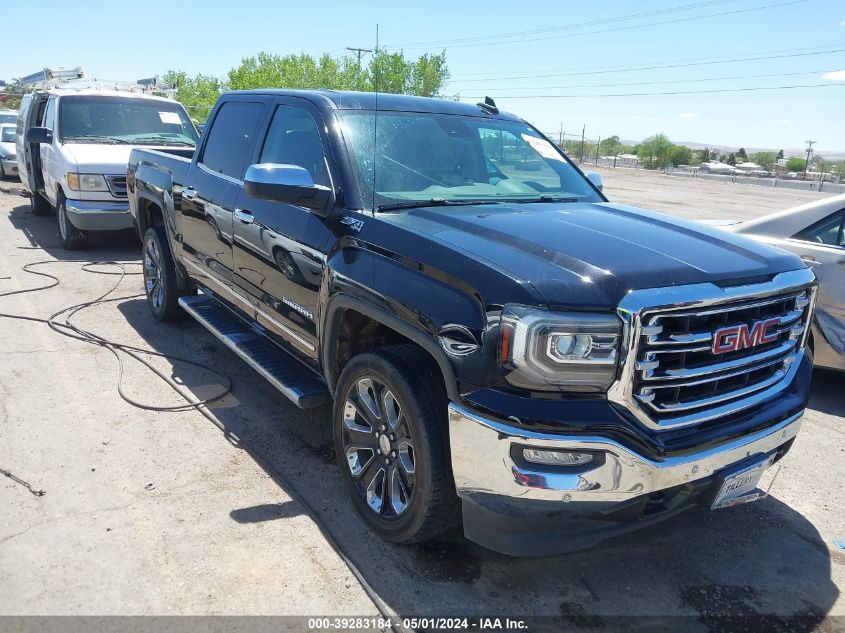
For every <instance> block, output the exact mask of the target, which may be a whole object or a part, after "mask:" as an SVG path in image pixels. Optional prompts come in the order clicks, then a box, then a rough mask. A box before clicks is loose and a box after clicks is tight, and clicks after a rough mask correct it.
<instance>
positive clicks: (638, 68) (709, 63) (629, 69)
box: [461, 48, 845, 83]
mask: <svg viewBox="0 0 845 633" xmlns="http://www.w3.org/2000/svg"><path fill="white" fill-rule="evenodd" d="M842 52H845V48H836V49H832V50H826V51H815V52H810V53H792V54H788V55H764V56H760V57H744V58H735V59H721V60H715V59H714V60H711V61H701V62H687V63H679V64H661V65H655V66H636V67H627V68H625V67H619V68H617V69H607V70H584V71H578V72H572V73H550V74H546V75H534V76H531V77H526V76H525V75H515V76H509V77H483V78H479V79H464V80H462V81H461V83H469V82H480V81H494V80H497V79H506V80H514V79H545V78H547V77H575V76H578V75H606V74H609V73H621V72H638V71H641V70H658V69H664V68H689V67H691V66H713V65H717V64H733V63H738V62H755V61H761V60H772V59H787V58H792V57H808V56H813V55H830V54H833V53H842Z"/></svg>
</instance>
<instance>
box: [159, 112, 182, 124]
mask: <svg viewBox="0 0 845 633" xmlns="http://www.w3.org/2000/svg"><path fill="white" fill-rule="evenodd" d="M158 118H159V119H161V122H162V123H169V124H171V125H182V119H180V118H179V113H178V112H159V113H158Z"/></svg>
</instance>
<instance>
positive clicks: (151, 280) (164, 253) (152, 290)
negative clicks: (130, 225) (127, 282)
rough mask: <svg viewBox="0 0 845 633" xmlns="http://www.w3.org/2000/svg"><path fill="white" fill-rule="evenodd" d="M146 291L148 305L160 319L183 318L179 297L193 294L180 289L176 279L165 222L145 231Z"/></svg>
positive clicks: (144, 262)
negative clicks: (163, 224)
mask: <svg viewBox="0 0 845 633" xmlns="http://www.w3.org/2000/svg"><path fill="white" fill-rule="evenodd" d="M142 257H143V265H144V291H145V292H146V295H147V305H148V306H149V308H150V312H152V313H153V316H154V317H155V318H156V319H157V320H158V321H173V320H176V319H180V318H183V317H184V316H185V311H184V310H182V308H181V307H180V306H179V297H183V296H186V295H188V294H192V293H191V292H190V291H188V290H185V291H180V289H179V284H178V283H177V279H176V265H175V264H174V262H173V255H172V254H171V252H170V243H169V242H168V241H167V233H166V232H165V230H164V227H163V226H162V225H160V224H159V225H157V226H151V227H150V228H148V229H147V232H146V233H145V234H144V245H143V253H142Z"/></svg>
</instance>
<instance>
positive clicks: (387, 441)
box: [127, 90, 816, 555]
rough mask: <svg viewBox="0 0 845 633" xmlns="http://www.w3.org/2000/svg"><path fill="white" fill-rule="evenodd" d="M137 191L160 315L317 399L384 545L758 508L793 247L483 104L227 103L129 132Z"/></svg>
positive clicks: (777, 405) (799, 312)
mask: <svg viewBox="0 0 845 633" xmlns="http://www.w3.org/2000/svg"><path fill="white" fill-rule="evenodd" d="M376 107H377V108H378V109H377V110H376ZM505 147H510V148H512V149H511V150H509V151H505V150H504V148H505ZM526 155H532V156H534V159H533V160H534V161H535V162H536V165H535V167H536V168H532V169H531V170H530V171H525V170H524V169H523V167H524V165H525V156H526ZM127 186H128V190H129V206H130V208H131V210H132V217H133V219H134V222H135V223H136V225H137V228H138V232H139V235H141V236H142V237H143V241H144V250H143V252H144V256H143V257H144V270H145V287H146V293H147V302H148V305H149V308H150V310H151V312H152V315H153V316H154V317H155V318H156V319H159V320H161V321H166V320H168V319H172V318H176V317H178V316H180V314H182V313H183V312H187V313H188V314H190V315H192V316H193V317H194V318H195V319H197V320H198V321H199V322H200V323H201V324H202V325H204V326H205V327H206V328H208V329H209V330H210V331H211V332H212V333H213V334H214V335H215V336H216V337H217V338H219V339H220V340H221V341H222V342H223V343H224V344H225V345H226V346H227V347H229V348H230V349H231V350H232V351H234V352H235V353H236V354H237V355H239V356H241V357H242V358H243V359H244V360H245V361H246V362H247V363H249V364H250V365H251V366H252V367H253V368H254V369H255V370H256V371H257V372H258V373H259V374H261V375H262V376H264V377H265V378H267V379H268V380H269V381H270V382H271V383H272V384H273V385H274V386H275V387H277V388H278V389H279V390H280V391H281V393H283V394H284V395H285V396H287V397H288V398H289V399H290V400H291V401H292V402H293V403H295V404H296V405H298V406H300V407H311V406H316V405H319V404H321V403H324V402H326V401H327V400H330V399H331V400H333V401H334V408H333V413H332V425H333V432H334V443H335V453H336V455H337V461H338V466H339V468H340V471H341V475H342V478H343V481H344V485H345V487H346V488H347V490H348V492H349V495H350V497H351V500H352V502H353V503H354V505H355V507H356V508H357V510H358V511H359V513H360V514H361V516H362V517H363V519H364V521H365V522H366V523H367V524H368V525H369V526H370V527H371V528H372V529H373V530H374V531H375V532H376V533H377V534H379V535H380V536H381V537H383V538H385V539H387V540H389V541H393V542H398V543H411V542H418V541H423V540H427V539H432V538H435V537H437V536H438V535H440V534H442V533H443V532H444V531H446V530H447V529H449V528H450V527H451V526H453V525H455V524H456V523H459V522H460V521H461V519H462V522H463V530H464V534H465V535H466V536H467V537H468V538H470V539H472V540H474V541H476V542H478V543H481V544H482V545H484V546H486V547H489V548H492V549H494V550H498V551H501V552H505V553H508V554H512V555H529V554H535V555H541V554H550V553H555V552H562V551H568V550H572V549H578V548H583V547H587V546H590V545H592V544H594V543H596V542H598V541H601V540H602V539H605V538H608V537H609V536H612V535H614V534H619V533H621V532H625V531H628V530H631V529H635V528H638V527H643V526H646V525H649V524H651V523H653V522H655V521H659V520H661V519H665V518H667V517H670V516H672V515H674V514H676V513H678V512H681V511H683V510H685V509H687V508H690V507H692V506H694V505H696V504H702V505H704V506H706V507H708V508H714V509H716V508H725V507H729V506H732V505H736V504H739V503H744V502H747V501H752V500H754V499H756V498H758V496H759V491H757V490H756V488H757V484H758V481H759V479H760V477H761V476H762V473H763V472H764V471H765V469H766V468H768V467H769V466H771V465H772V464H773V463H775V462H776V461H777V460H779V459H781V458H782V457H783V456H784V455H785V454H786V452H787V451H788V450H789V448H790V446H791V445H792V442H793V440H794V438H795V436H796V434H797V433H798V430H799V427H800V424H801V417H802V415H803V412H804V408H805V405H806V403H807V398H808V393H809V384H810V377H811V373H812V372H811V369H812V367H811V360H810V357H809V355H808V354H806V353H805V343H806V339H807V335H808V330H807V327H806V326H807V324H808V323H809V321H810V319H811V314H812V309H813V302H814V295H815V291H816V286H815V281H814V277H813V273H812V272H811V271H810V270H809V269H808V268H807V266H806V265H805V264H804V262H802V261H801V259H799V258H798V257H796V256H794V255H791V254H789V253H786V252H784V251H781V250H777V249H773V248H771V247H769V246H767V245H765V244H762V243H760V242H757V241H755V240H751V239H748V238H745V237H742V236H739V235H732V234H730V233H727V232H724V231H721V230H719V229H717V228H711V227H707V226H703V225H700V224H697V223H693V222H685V221H683V220H677V219H675V218H670V217H667V216H664V215H661V214H658V213H652V212H649V211H643V210H639V209H636V208H633V207H629V206H625V205H619V204H611V203H609V202H608V201H607V200H606V199H605V197H604V196H603V194H602V193H601V191H600V190H599V188H598V187H597V186H596V185H595V184H593V183H592V182H591V180H590V179H589V178H587V177H585V176H584V174H582V173H581V172H580V171H579V169H578V167H577V166H576V165H574V164H573V163H571V162H570V161H569V160H568V159H567V158H566V157H565V156H564V154H563V153H562V152H561V151H560V149H559V148H558V147H556V146H555V145H554V144H553V143H552V142H550V141H549V140H548V139H547V138H545V137H544V136H543V135H542V134H541V133H540V132H538V131H537V130H536V129H535V128H534V127H532V126H531V125H529V124H528V123H526V122H525V121H523V120H521V119H519V118H518V117H515V116H513V115H510V114H505V113H501V112H499V110H498V109H497V108H496V106H495V104H494V103H492V101H488V102H485V103H483V104H478V105H470V104H466V103H458V102H454V101H445V100H437V99H425V98H420V97H408V96H400V95H385V94H379V95H377V96H376V95H373V94H371V93H345V92H333V91H292V90H258V91H247V92H232V93H227V94H224V95H223V96H222V97H221V98H220V99H219V100H218V102H217V104H216V106H215V107H214V110H213V111H212V113H211V117H210V119H209V121H208V127H207V128H206V131H205V133H204V134H203V136H202V138H201V140H200V143H199V145H198V148H197V150H196V152H195V153H194V155H193V157H192V158H191V159H187V158H183V157H181V156H175V155H172V154H167V153H164V152H158V151H151V150H145V149H135V150H133V151H132V154H131V155H130V160H129V168H128V171H127ZM277 249H278V251H277ZM276 252H280V253H285V254H287V257H282V258H280V257H277V256H273V253H276ZM198 290H199V291H201V293H200V294H197V291H198ZM268 415H273V413H272V412H271V411H268Z"/></svg>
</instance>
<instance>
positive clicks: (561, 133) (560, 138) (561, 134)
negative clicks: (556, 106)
mask: <svg viewBox="0 0 845 633" xmlns="http://www.w3.org/2000/svg"><path fill="white" fill-rule="evenodd" d="M557 146H558V147H561V148H562V147H563V121H561V122H560V134H559V135H558V137H557Z"/></svg>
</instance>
